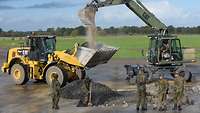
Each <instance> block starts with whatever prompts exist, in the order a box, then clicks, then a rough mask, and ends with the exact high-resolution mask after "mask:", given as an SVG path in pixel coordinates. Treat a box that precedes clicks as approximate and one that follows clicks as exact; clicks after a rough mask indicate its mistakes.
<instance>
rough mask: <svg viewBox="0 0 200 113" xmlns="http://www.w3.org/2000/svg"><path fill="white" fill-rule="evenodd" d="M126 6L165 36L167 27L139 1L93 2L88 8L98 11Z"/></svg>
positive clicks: (93, 0)
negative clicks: (115, 6) (109, 7)
mask: <svg viewBox="0 0 200 113" xmlns="http://www.w3.org/2000/svg"><path fill="white" fill-rule="evenodd" d="M122 4H125V5H126V6H127V7H128V8H129V9H130V10H131V11H133V12H134V13H135V14H136V15H137V16H138V17H139V18H140V19H142V20H143V22H145V23H146V24H147V25H148V26H150V27H152V28H154V29H156V30H159V31H160V33H162V34H165V31H166V30H167V26H166V25H165V24H164V23H162V22H161V21H160V20H159V19H158V18H157V17H156V16H155V15H154V14H152V13H151V12H150V11H149V10H148V9H147V8H146V7H145V6H144V5H143V4H142V3H141V2H140V1H139V0H92V2H90V3H89V4H87V6H86V7H94V8H96V10H98V9H99V8H101V7H107V6H113V5H122Z"/></svg>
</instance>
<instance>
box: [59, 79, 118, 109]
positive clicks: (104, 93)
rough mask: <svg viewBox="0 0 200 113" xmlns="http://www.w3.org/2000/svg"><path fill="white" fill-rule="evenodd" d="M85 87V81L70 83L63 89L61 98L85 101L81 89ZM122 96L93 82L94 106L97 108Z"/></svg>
mask: <svg viewBox="0 0 200 113" xmlns="http://www.w3.org/2000/svg"><path fill="white" fill-rule="evenodd" d="M83 85H84V80H77V81H73V82H71V83H69V84H68V85H66V86H65V87H63V88H62V91H61V96H62V97H63V98H67V99H83V97H84V95H85V94H84V92H83V91H82V90H81V87H82V86H83ZM119 97H121V95H120V94H119V93H118V92H116V91H113V90H112V89H110V88H109V87H107V86H106V85H103V84H100V83H96V82H92V104H93V105H95V106H98V105H103V104H105V102H108V101H112V100H115V99H116V98H119Z"/></svg>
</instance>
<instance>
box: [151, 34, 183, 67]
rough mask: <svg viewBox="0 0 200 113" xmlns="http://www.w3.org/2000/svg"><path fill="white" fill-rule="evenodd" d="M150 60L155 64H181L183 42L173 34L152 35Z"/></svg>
mask: <svg viewBox="0 0 200 113" xmlns="http://www.w3.org/2000/svg"><path fill="white" fill-rule="evenodd" d="M149 38H150V41H149V49H148V54H147V58H148V62H149V63H151V64H154V65H181V63H180V62H181V61H182V60H183V54H182V49H181V42H180V39H178V38H177V37H176V36H172V35H165V36H163V35H150V36H149Z"/></svg>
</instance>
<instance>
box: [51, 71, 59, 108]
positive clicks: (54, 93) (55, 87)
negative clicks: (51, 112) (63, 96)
mask: <svg viewBox="0 0 200 113" xmlns="http://www.w3.org/2000/svg"><path fill="white" fill-rule="evenodd" d="M51 77H52V82H51V85H50V87H51V97H52V109H59V106H58V102H59V98H60V86H61V85H60V83H59V81H58V75H57V74H56V73H53V74H52V76H51Z"/></svg>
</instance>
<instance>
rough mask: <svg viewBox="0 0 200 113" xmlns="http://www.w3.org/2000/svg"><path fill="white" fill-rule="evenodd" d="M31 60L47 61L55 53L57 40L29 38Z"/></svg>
mask: <svg viewBox="0 0 200 113" xmlns="http://www.w3.org/2000/svg"><path fill="white" fill-rule="evenodd" d="M28 42H29V47H30V54H29V57H30V59H31V60H40V61H47V59H48V54H51V53H53V51H54V50H55V43H56V40H55V38H46V37H44V38H43V37H33V38H29V41H28Z"/></svg>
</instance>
